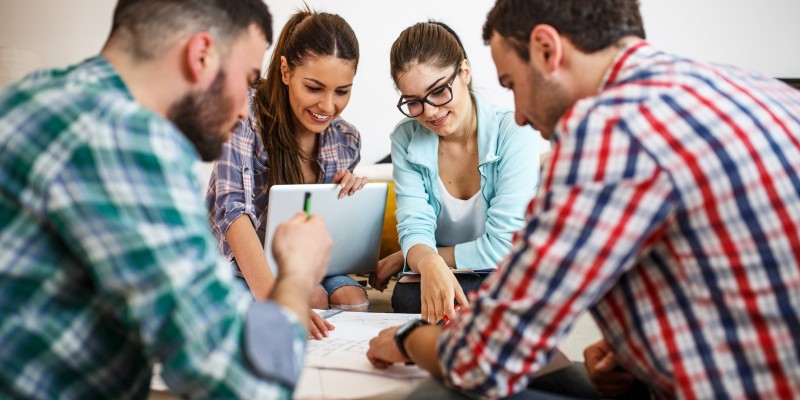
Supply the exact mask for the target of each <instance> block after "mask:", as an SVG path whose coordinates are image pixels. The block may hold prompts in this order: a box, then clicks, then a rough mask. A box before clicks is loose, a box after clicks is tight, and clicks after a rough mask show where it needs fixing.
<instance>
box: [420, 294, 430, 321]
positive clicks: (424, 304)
mask: <svg viewBox="0 0 800 400" xmlns="http://www.w3.org/2000/svg"><path fill="white" fill-rule="evenodd" d="M420 314H421V317H422V319H424V320H425V321H427V320H428V299H426V298H425V297H424V296H423V297H422V309H421V310H420Z"/></svg>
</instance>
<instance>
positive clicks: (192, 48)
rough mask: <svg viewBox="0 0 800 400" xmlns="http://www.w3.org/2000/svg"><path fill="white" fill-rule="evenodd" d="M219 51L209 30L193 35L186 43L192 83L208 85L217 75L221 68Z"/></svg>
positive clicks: (187, 63)
mask: <svg viewBox="0 0 800 400" xmlns="http://www.w3.org/2000/svg"><path fill="white" fill-rule="evenodd" d="M219 58H220V57H219V52H217V50H216V47H215V46H214V39H213V38H212V37H211V35H210V34H209V33H208V32H200V33H196V34H194V35H192V36H191V37H190V38H189V40H188V41H187V43H186V65H187V67H188V68H187V72H188V75H189V76H188V78H189V80H190V81H191V82H192V83H196V84H200V85H201V86H206V85H208V84H210V83H211V82H212V81H213V80H214V78H215V77H216V76H217V72H218V71H219V68H220V59H219Z"/></svg>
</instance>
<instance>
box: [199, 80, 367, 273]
mask: <svg viewBox="0 0 800 400" xmlns="http://www.w3.org/2000/svg"><path fill="white" fill-rule="evenodd" d="M250 95H251V97H250V99H251V102H250V117H249V118H248V120H247V121H242V122H240V123H239V129H237V130H236V132H234V133H233V135H232V136H231V140H230V141H229V142H228V143H226V144H225V145H224V147H223V150H222V156H221V157H220V158H219V159H218V160H217V161H216V163H215V164H214V170H213V171H212V173H211V179H210V182H209V184H208V192H207V193H206V206H207V207H208V210H209V218H210V220H211V227H212V230H213V232H214V236H216V238H217V241H218V243H219V249H220V251H221V252H222V254H224V255H225V256H226V257H227V258H228V259H229V260H231V259H233V254H232V253H231V249H230V247H229V246H228V242H227V241H225V235H226V234H227V233H228V228H230V226H231V224H232V223H233V221H235V220H236V218H239V217H240V216H241V215H242V214H246V215H247V216H249V217H250V220H251V221H252V222H253V226H255V227H256V228H257V229H258V230H259V237H261V238H263V237H264V232H263V227H262V226H261V222H263V221H264V219H265V218H266V216H267V214H266V213H267V203H268V200H269V188H268V187H267V184H268V182H269V171H270V169H269V159H268V157H267V150H266V148H265V147H264V144H263V143H262V142H261V137H260V136H259V134H258V124H257V122H256V116H255V113H254V110H253V103H252V96H254V95H255V91H254V90H251V93H250ZM359 161H361V135H360V134H359V132H358V130H357V129H356V128H355V127H354V126H353V125H352V124H350V123H348V122H347V121H345V120H343V119H342V118H336V119H335V120H333V122H331V124H330V125H329V126H328V128H327V129H325V131H323V132H322V133H321V134H320V139H319V154H318V155H317V163H318V164H319V170H320V171H321V173H320V176H319V177H318V181H317V183H331V182H332V181H333V177H334V175H336V173H337V172H339V171H341V170H343V169H348V170H350V171H351V172H352V171H353V169H354V168H355V167H356V165H358V163H359Z"/></svg>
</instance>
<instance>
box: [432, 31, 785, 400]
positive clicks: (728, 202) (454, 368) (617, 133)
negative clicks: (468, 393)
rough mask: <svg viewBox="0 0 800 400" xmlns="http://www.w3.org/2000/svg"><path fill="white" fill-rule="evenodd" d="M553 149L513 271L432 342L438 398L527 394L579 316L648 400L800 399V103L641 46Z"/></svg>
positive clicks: (502, 270) (571, 117)
mask: <svg viewBox="0 0 800 400" xmlns="http://www.w3.org/2000/svg"><path fill="white" fill-rule="evenodd" d="M553 144H554V155H553V158H552V161H551V162H550V163H549V164H548V165H547V166H545V173H544V177H545V179H544V181H543V182H544V184H543V185H542V186H541V187H540V190H539V193H538V194H537V197H536V198H535V200H534V201H532V203H531V204H530V205H529V209H528V211H527V220H528V221H529V222H528V225H527V227H525V228H524V229H523V230H521V231H520V232H518V234H517V237H516V239H515V241H514V246H513V250H512V253H511V255H510V256H509V257H508V258H507V260H506V261H505V262H504V263H502V264H501V266H500V267H499V269H498V271H497V272H496V273H495V274H493V275H492V276H490V277H489V278H488V279H487V282H486V283H485V284H484V285H483V286H482V287H481V290H480V293H479V294H478V296H476V297H475V298H474V299H473V302H472V308H473V309H472V312H471V313H462V315H463V318H459V319H457V320H456V321H455V323H454V324H451V326H449V327H448V328H447V329H445V331H444V332H443V335H442V338H441V341H440V343H439V351H440V356H441V360H442V361H441V362H442V367H443V369H444V371H447V373H446V374H447V380H448V381H449V383H450V384H452V385H455V386H458V387H463V388H468V389H470V390H473V391H475V392H477V393H480V394H482V395H485V396H489V397H497V396H503V395H508V394H510V393H512V392H516V391H519V390H521V389H523V388H524V387H525V386H526V384H527V380H528V376H530V374H531V373H532V372H534V371H536V370H538V369H539V368H540V367H541V366H542V365H543V364H544V363H545V362H546V361H547V360H548V358H549V354H551V352H552V351H553V349H555V348H556V345H557V344H558V342H559V340H560V339H561V338H563V336H564V335H565V334H566V333H567V331H568V330H569V329H570V327H571V325H572V324H573V322H574V321H575V318H576V317H577V315H578V313H579V312H581V310H584V309H586V308H589V309H590V310H591V312H592V314H593V316H594V317H595V319H596V320H597V322H598V324H599V326H600V328H601V330H602V332H603V334H604V336H605V337H606V338H607V339H608V340H609V341H610V343H611V344H612V346H613V348H614V349H615V351H616V353H617V357H618V359H619V362H620V363H621V365H622V366H624V367H625V368H626V369H627V370H628V371H630V372H632V373H634V374H635V375H636V376H637V377H638V378H639V379H640V380H642V381H644V382H646V383H647V384H649V385H650V387H651V388H652V389H653V390H654V392H655V393H656V394H657V395H661V396H666V397H677V398H687V399H694V398H782V399H787V398H798V397H800V335H798V332H800V268H798V265H799V264H800V238H799V236H800V92H797V91H795V90H793V89H791V88H789V87H788V86H786V85H784V84H782V83H780V82H778V81H776V80H773V79H770V78H767V77H763V76H761V75H757V74H752V73H748V72H745V71H741V70H738V69H735V68H731V67H724V66H716V65H708V64H703V63H698V62H694V61H691V60H687V59H682V58H679V57H676V56H674V55H670V54H666V53H663V52H660V51H657V50H655V49H653V48H652V47H650V46H649V45H648V44H647V43H644V42H641V43H638V44H636V45H634V46H631V47H629V48H627V49H626V50H624V51H623V52H621V53H620V55H619V56H618V57H617V59H616V61H615V63H614V64H613V66H612V68H611V69H610V70H609V71H608V72H607V74H606V77H605V78H604V81H603V83H602V85H601V89H600V90H599V92H598V93H596V94H595V95H594V96H591V97H589V98H586V99H583V100H581V101H579V102H578V103H576V104H575V105H574V107H572V108H571V109H570V110H569V111H568V112H567V113H566V114H565V116H564V117H563V118H562V119H561V120H560V121H559V125H558V126H557V129H556V132H555V134H554V137H553Z"/></svg>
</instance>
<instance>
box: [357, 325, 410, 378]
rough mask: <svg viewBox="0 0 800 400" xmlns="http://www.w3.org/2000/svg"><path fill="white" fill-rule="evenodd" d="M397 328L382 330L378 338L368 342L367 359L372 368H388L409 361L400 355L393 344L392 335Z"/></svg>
mask: <svg viewBox="0 0 800 400" xmlns="http://www.w3.org/2000/svg"><path fill="white" fill-rule="evenodd" d="M398 328H400V327H399V326H393V327H391V328H386V329H384V330H382V331H381V332H380V333H379V334H378V336H375V337H374V338H372V340H370V341H369V350H367V359H369V362H370V363H372V366H373V367H375V368H378V369H386V368H389V366H391V365H392V364H394V363H398V362H404V361H409V360H408V359H407V358H405V357H403V354H401V353H400V349H398V348H397V345H396V344H395V343H394V333H395V332H396V331H397V329H398Z"/></svg>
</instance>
